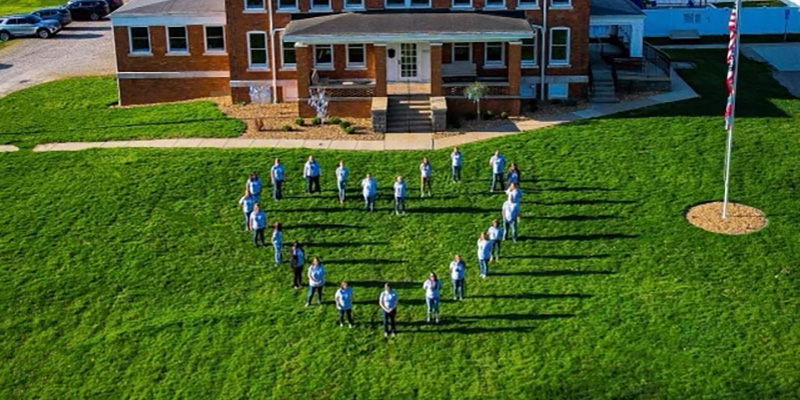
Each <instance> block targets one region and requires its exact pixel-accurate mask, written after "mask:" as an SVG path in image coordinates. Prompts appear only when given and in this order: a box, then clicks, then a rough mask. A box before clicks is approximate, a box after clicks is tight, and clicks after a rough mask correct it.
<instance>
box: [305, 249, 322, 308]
mask: <svg viewBox="0 0 800 400" xmlns="http://www.w3.org/2000/svg"><path fill="white" fill-rule="evenodd" d="M323 287H325V266H323V265H322V264H321V263H320V262H319V259H318V258H317V257H314V259H313V260H311V265H309V266H308V297H307V298H306V307H308V306H309V305H311V298H312V297H314V292H316V293H317V304H319V305H322V288H323Z"/></svg>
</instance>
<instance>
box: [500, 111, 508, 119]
mask: <svg viewBox="0 0 800 400" xmlns="http://www.w3.org/2000/svg"><path fill="white" fill-rule="evenodd" d="M500 119H508V112H506V111H503V112H501V113H500Z"/></svg>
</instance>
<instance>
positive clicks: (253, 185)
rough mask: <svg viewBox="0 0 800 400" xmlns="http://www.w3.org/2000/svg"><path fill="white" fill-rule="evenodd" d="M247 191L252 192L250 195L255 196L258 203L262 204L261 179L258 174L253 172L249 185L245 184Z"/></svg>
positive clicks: (248, 180) (248, 181)
mask: <svg viewBox="0 0 800 400" xmlns="http://www.w3.org/2000/svg"><path fill="white" fill-rule="evenodd" d="M245 186H246V187H247V190H249V191H250V195H251V196H253V198H254V199H255V201H256V203H260V202H261V178H259V177H258V172H256V171H253V172H251V173H250V178H248V179H247V183H245Z"/></svg>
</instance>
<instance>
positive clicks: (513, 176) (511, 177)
mask: <svg viewBox="0 0 800 400" xmlns="http://www.w3.org/2000/svg"><path fill="white" fill-rule="evenodd" d="M520 179H521V176H520V175H519V168H517V163H514V162H512V163H511V165H510V166H509V167H508V175H506V182H508V184H509V186H510V185H511V184H514V185H517V187H519V182H520Z"/></svg>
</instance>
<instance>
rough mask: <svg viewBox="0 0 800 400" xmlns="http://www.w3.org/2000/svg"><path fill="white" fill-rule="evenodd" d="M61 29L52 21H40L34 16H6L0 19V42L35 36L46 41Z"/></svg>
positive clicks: (59, 25) (58, 24)
mask: <svg viewBox="0 0 800 400" xmlns="http://www.w3.org/2000/svg"><path fill="white" fill-rule="evenodd" d="M60 29H61V24H60V23H59V22H58V21H56V20H53V19H47V20H45V19H41V18H39V17H37V16H35V15H30V14H28V15H24V14H23V15H8V16H4V17H0V42H5V41H7V40H9V39H11V38H12V37H17V36H37V37H40V38H42V39H47V38H49V37H50V36H52V35H55V34H56V32H58V31H59V30H60Z"/></svg>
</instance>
